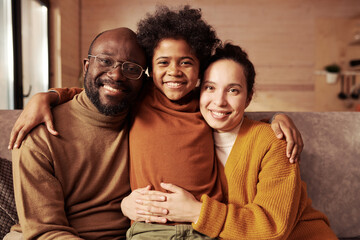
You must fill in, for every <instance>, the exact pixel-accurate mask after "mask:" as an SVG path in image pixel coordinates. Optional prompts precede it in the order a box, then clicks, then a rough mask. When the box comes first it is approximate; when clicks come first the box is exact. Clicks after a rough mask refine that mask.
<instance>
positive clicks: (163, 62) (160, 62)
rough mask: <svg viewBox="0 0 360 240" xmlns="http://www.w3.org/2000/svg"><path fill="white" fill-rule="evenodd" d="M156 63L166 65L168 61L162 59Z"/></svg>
mask: <svg viewBox="0 0 360 240" xmlns="http://www.w3.org/2000/svg"><path fill="white" fill-rule="evenodd" d="M157 64H158V65H167V64H168V61H165V60H163V61H158V62H157Z"/></svg>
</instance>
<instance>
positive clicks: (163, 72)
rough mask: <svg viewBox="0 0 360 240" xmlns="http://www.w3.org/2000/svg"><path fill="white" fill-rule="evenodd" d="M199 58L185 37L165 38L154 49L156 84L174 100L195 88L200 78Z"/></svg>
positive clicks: (154, 77) (153, 72)
mask: <svg viewBox="0 0 360 240" xmlns="http://www.w3.org/2000/svg"><path fill="white" fill-rule="evenodd" d="M199 64H200V63H199V60H198V59H197V57H196V56H195V54H194V53H193V51H192V49H191V48H190V46H189V45H188V44H187V43H186V41H185V40H183V39H170V38H167V39H163V40H161V41H160V42H159V44H158V45H157V47H156V48H155V50H154V56H153V59H152V66H153V70H152V72H151V73H150V75H151V76H152V77H153V80H154V84H155V86H156V87H157V88H159V89H160V90H161V92H162V93H164V94H165V95H166V97H167V98H169V99H170V100H173V101H177V100H180V99H181V98H183V97H184V96H186V95H187V94H188V93H189V92H191V91H192V90H194V88H195V87H196V84H197V83H198V79H199V67H200V65H199Z"/></svg>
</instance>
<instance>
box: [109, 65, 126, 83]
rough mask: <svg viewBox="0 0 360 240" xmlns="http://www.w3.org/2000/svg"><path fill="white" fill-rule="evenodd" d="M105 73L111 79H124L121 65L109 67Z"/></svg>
mask: <svg viewBox="0 0 360 240" xmlns="http://www.w3.org/2000/svg"><path fill="white" fill-rule="evenodd" d="M107 75H108V76H109V77H110V78H111V79H112V80H113V81H125V80H126V77H125V76H124V75H123V72H122V69H121V65H120V64H119V65H117V66H115V67H113V68H111V70H110V71H108V72H107Z"/></svg>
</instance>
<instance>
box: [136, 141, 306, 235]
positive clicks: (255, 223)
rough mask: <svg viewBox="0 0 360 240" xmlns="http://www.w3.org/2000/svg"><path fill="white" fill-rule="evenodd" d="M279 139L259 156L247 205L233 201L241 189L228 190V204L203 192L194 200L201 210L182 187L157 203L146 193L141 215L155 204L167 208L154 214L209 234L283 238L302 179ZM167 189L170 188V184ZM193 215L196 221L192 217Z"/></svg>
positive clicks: (292, 217)
mask: <svg viewBox="0 0 360 240" xmlns="http://www.w3.org/2000/svg"><path fill="white" fill-rule="evenodd" d="M278 142H281V144H280V145H279V143H277V144H275V145H273V146H272V147H271V148H270V149H269V150H268V151H267V153H266V154H265V156H264V158H263V159H262V162H261V167H260V169H261V170H260V172H259V174H258V178H257V179H258V183H257V184H256V185H255V187H254V191H255V192H256V194H255V197H254V199H252V200H251V199H250V200H249V202H248V203H247V204H241V203H240V202H236V201H237V200H236V199H238V197H237V196H236V195H237V194H241V191H240V190H241V189H239V193H235V194H234V193H231V192H230V193H229V201H230V203H229V204H224V203H221V202H218V201H216V200H213V199H211V198H209V197H208V196H206V195H203V196H202V198H201V201H202V203H201V202H197V201H196V200H195V202H197V203H199V204H200V206H201V210H199V209H198V208H197V207H194V206H195V205H193V202H194V199H193V197H192V196H189V195H187V193H186V191H185V190H179V189H177V190H176V191H174V192H173V193H163V195H164V196H165V197H166V199H167V200H166V201H165V202H156V203H154V202H153V201H151V199H150V197H149V196H151V195H152V193H151V192H148V193H147V195H148V197H149V198H148V199H143V198H142V199H140V200H138V201H137V202H138V203H139V204H141V205H144V206H146V207H147V209H148V211H143V212H142V213H143V215H144V216H148V215H151V214H152V213H151V207H153V206H155V207H156V208H164V209H167V210H168V214H166V215H162V214H159V213H156V216H162V217H166V218H167V219H168V220H170V221H177V222H193V227H194V229H195V230H197V231H199V232H201V233H203V234H206V235H208V236H210V237H221V238H224V239H241V238H244V239H286V237H287V236H288V234H290V232H291V230H292V228H293V226H294V224H295V221H296V216H297V213H298V208H299V204H300V195H301V180H300V172H299V166H298V164H288V160H287V158H286V156H285V155H284V154H282V151H283V150H284V149H285V143H284V142H283V141H278ZM235 171H236V170H235ZM234 174H241V172H234ZM162 186H165V185H162ZM239 188H242V187H239ZM166 189H167V190H171V188H169V187H166ZM243 194H244V193H243ZM181 195H182V196H181ZM234 199H235V200H234ZM195 204H196V203H195ZM196 214H198V220H197V221H196V218H194V216H196Z"/></svg>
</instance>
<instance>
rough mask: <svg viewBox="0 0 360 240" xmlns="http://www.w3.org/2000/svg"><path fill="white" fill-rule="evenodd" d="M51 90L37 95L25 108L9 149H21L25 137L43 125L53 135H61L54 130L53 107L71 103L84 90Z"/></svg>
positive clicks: (14, 128) (15, 127) (11, 135)
mask: <svg viewBox="0 0 360 240" xmlns="http://www.w3.org/2000/svg"><path fill="white" fill-rule="evenodd" d="M51 90H52V91H49V92H43V93H37V94H35V95H34V96H33V97H32V98H31V99H30V101H29V103H28V104H27V105H26V106H25V108H24V110H23V111H22V113H21V114H20V116H19V118H18V119H17V120H16V122H15V124H14V127H13V128H12V130H11V134H10V141H9V146H8V148H9V149H13V148H19V147H20V144H21V142H22V141H23V139H24V137H25V136H26V135H27V134H28V133H29V132H30V131H31V130H32V129H33V128H34V127H36V126H37V125H39V124H41V123H45V125H46V127H47V129H48V131H49V132H50V133H51V134H53V135H58V134H59V133H58V132H57V131H56V130H55V129H54V124H53V117H52V113H51V107H52V106H56V105H58V104H63V103H65V102H67V101H70V100H71V99H72V98H73V97H74V96H75V95H76V94H78V93H80V92H81V91H82V88H54V89H51Z"/></svg>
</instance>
